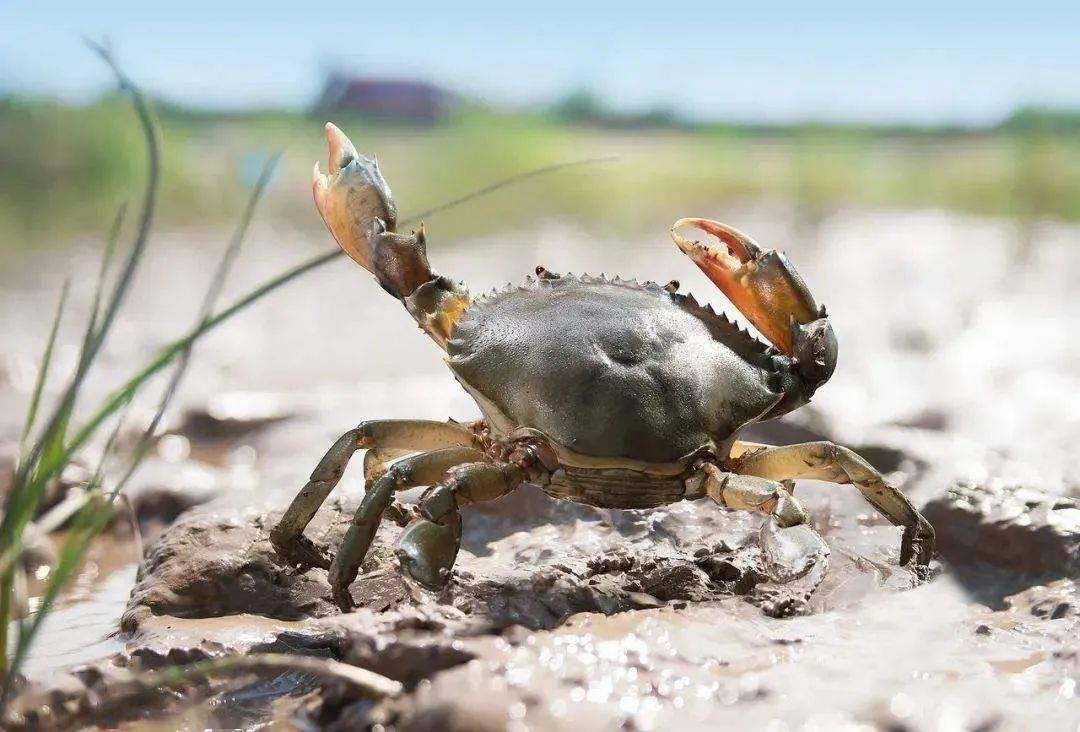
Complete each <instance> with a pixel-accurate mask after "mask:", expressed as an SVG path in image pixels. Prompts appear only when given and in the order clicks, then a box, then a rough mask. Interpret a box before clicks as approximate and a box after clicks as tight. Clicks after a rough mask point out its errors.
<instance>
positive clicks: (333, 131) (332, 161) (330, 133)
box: [324, 122, 359, 174]
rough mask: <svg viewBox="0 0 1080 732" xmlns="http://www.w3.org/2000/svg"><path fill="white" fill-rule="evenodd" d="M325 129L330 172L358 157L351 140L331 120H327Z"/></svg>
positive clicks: (334, 171) (336, 170) (339, 168)
mask: <svg viewBox="0 0 1080 732" xmlns="http://www.w3.org/2000/svg"><path fill="white" fill-rule="evenodd" d="M324 129H325V130H326V147H327V166H328V168H329V171H330V173H331V174H333V173H336V172H338V171H339V170H341V169H342V168H343V167H345V166H346V165H348V164H349V162H351V161H352V160H354V159H356V158H358V157H359V153H358V152H357V151H356V147H355V146H354V145H353V144H352V140H350V139H349V138H348V136H347V135H346V134H345V133H344V132H342V131H341V130H340V129H339V128H338V126H337V125H335V124H334V123H333V122H327V123H326V126H325V127H324Z"/></svg>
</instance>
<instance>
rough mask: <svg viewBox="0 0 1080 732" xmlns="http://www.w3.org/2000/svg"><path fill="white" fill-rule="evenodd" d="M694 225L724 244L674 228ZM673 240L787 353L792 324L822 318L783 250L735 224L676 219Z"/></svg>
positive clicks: (791, 345)
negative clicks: (765, 244)
mask: <svg viewBox="0 0 1080 732" xmlns="http://www.w3.org/2000/svg"><path fill="white" fill-rule="evenodd" d="M684 226H692V227H694V228H696V229H700V230H701V231H704V232H705V233H707V234H710V235H711V236H714V237H716V239H718V240H719V242H720V244H721V245H722V246H714V245H710V244H705V243H703V242H701V241H696V240H691V239H687V238H686V237H684V236H682V235H681V234H680V233H679V231H678V229H680V228H682V227H684ZM671 238H672V239H673V240H674V241H675V244H676V245H677V246H678V247H679V249H680V250H682V252H683V254H686V255H687V256H688V257H690V259H692V260H693V261H694V264H696V265H697V266H698V267H699V268H700V269H701V271H702V272H704V273H705V276H706V277H708V278H709V279H710V280H712V282H713V283H714V284H715V285H716V286H717V287H719V288H720V290H721V291H722V292H723V293H724V295H725V296H726V297H727V298H728V299H729V300H731V302H732V304H733V305H735V307H737V308H738V309H739V312H741V313H742V314H743V315H744V316H745V317H746V318H747V319H748V320H749V321H750V322H751V323H752V324H753V325H754V327H755V328H757V329H758V331H760V332H761V334H762V335H763V336H765V337H766V338H768V339H769V341H770V342H771V343H772V344H773V345H774V346H776V347H777V348H779V349H780V350H781V351H783V352H784V353H786V354H788V355H793V353H794V340H795V338H796V331H797V328H796V326H799V325H806V324H808V323H811V322H813V321H815V320H817V319H819V318H821V317H822V311H821V310H820V309H819V308H818V306H817V304H816V303H815V302H814V297H813V295H811V294H810V290H809V288H807V286H806V283H805V282H803V279H802V277H800V276H799V273H798V272H796V271H795V268H794V267H793V266H792V265H791V263H790V262H789V261H788V259H787V257H785V256H784V254H783V253H782V252H778V251H776V250H773V249H762V248H761V247H760V246H758V244H757V242H755V241H754V240H753V239H751V238H750V237H749V236H747V235H746V234H744V233H743V232H741V231H739V230H738V229H736V228H734V227H732V226H728V225H727V224H721V223H719V222H717V221H710V220H709V219H699V218H686V219H679V220H678V221H676V222H675V223H674V224H673V225H672V227H671Z"/></svg>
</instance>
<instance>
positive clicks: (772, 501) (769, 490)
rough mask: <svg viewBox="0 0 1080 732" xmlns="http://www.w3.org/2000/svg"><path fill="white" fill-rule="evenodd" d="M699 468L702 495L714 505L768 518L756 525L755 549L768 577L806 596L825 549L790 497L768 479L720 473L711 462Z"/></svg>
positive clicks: (821, 569)
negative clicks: (758, 530) (758, 544)
mask: <svg viewBox="0 0 1080 732" xmlns="http://www.w3.org/2000/svg"><path fill="white" fill-rule="evenodd" d="M701 470H702V472H703V473H705V494H706V495H707V496H708V497H709V498H711V499H712V500H714V501H716V503H718V504H720V505H721V506H724V507H725V508H730V509H734V510H740V511H757V512H760V513H764V514H766V515H767V516H769V517H770V518H771V520H770V521H766V522H765V524H764V525H763V526H762V527H761V549H762V552H763V553H764V556H765V567H766V571H767V572H768V574H769V577H770V579H771V580H772V581H774V582H778V583H781V584H784V585H787V586H789V588H791V584H790V583H792V582H797V583H798V584H799V585H801V586H802V587H803V588H804V590H805V592H806V594H807V595H809V594H810V593H811V592H813V590H814V589H816V588H817V586H818V584H819V583H820V582H821V579H822V578H823V577H824V575H825V570H826V568H827V567H828V556H829V547H828V545H827V544H825V542H824V540H822V538H821V537H820V536H819V535H818V533H817V532H816V531H814V529H813V528H811V527H810V525H809V523H808V516H807V515H806V511H805V510H803V507H802V506H801V505H800V504H799V502H798V501H796V500H795V496H793V495H792V494H791V492H790V491H789V490H788V489H787V488H786V487H785V486H783V485H782V484H780V483H778V482H776V481H774V480H767V479H765V478H758V477H755V476H750V475H739V474H737V473H728V472H724V471H723V470H722V469H721V468H719V467H717V466H716V465H713V464H711V463H706V464H704V465H702V466H701Z"/></svg>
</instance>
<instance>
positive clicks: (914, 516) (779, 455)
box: [733, 442, 934, 573]
mask: <svg viewBox="0 0 1080 732" xmlns="http://www.w3.org/2000/svg"><path fill="white" fill-rule="evenodd" d="M736 451H737V452H740V453H743V454H742V455H741V457H738V458H736V459H735V460H734V465H733V468H734V470H735V471H736V472H738V473H740V474H742V475H756V476H759V477H762V478H769V479H772V480H795V479H798V478H807V479H811V480H826V481H830V482H833V483H841V484H850V485H853V486H855V487H856V488H858V489H859V492H861V493H862V495H863V497H864V498H865V499H866V500H867V501H868V502H869V503H870V505H872V506H873V507H874V508H876V509H877V510H878V511H879V512H880V513H881V514H882V515H883V516H885V518H887V519H889V521H891V522H892V523H893V524H894V525H896V526H901V527H903V529H904V535H903V540H902V542H901V544H900V564H905V565H906V564H908V563H909V562H910V563H914V566H915V568H916V570H917V571H918V572H920V573H922V572H924V571H925V567H926V565H927V564H928V563H929V562H930V558H931V557H932V556H933V554H934V527H933V526H932V525H931V524H930V522H929V521H927V520H926V519H925V518H924V517H923V515H922V514H920V513H919V512H918V510H916V508H915V507H914V506H913V505H912V504H911V501H909V500H908V499H907V497H906V496H904V494H903V493H901V492H900V491H899V490H897V489H896V488H895V487H893V486H891V485H889V483H888V482H887V481H886V480H885V478H884V476H882V475H881V473H879V472H878V471H877V470H875V469H874V468H873V467H872V466H871V465H870V463H868V462H866V460H864V459H863V458H861V457H859V455H857V454H856V453H855V452H854V451H852V450H849V449H848V448H846V447H841V446H839V445H835V444H833V443H831V442H805V443H802V444H799V445H788V446H786V447H766V448H765V449H759V450H756V451H755V450H746V449H745V448H744V447H740V446H739V443H736V446H735V450H734V451H733V452H736Z"/></svg>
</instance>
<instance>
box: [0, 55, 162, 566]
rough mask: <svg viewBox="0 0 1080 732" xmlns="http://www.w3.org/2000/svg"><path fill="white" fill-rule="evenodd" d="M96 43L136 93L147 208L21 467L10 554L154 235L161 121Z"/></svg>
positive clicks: (12, 498) (6, 523) (8, 532)
mask: <svg viewBox="0 0 1080 732" xmlns="http://www.w3.org/2000/svg"><path fill="white" fill-rule="evenodd" d="M90 46H91V48H92V49H93V50H94V51H95V52H96V53H98V55H100V56H101V58H102V59H103V60H104V61H105V63H106V64H108V65H109V67H110V68H111V69H112V72H113V74H114V76H115V77H116V79H117V83H118V84H119V86H120V88H121V89H122V90H124V91H127V92H128V93H129V94H130V96H131V99H132V104H133V106H134V108H135V111H136V116H137V117H138V120H139V123H140V126H141V128H142V131H143V136H144V138H145V139H146V144H147V161H148V162H147V167H148V176H147V183H146V189H145V191H144V194H143V203H142V209H141V212H140V215H139V225H138V229H137V232H136V236H135V242H134V244H133V246H132V248H131V251H130V253H129V254H128V257H127V260H126V262H125V264H124V267H123V268H122V270H121V273H120V276H119V278H118V279H117V282H116V285H115V287H114V288H113V291H112V293H111V295H110V297H109V301H108V303H107V304H106V307H105V311H104V315H103V316H102V318H101V322H100V324H98V326H97V329H96V330H95V331H94V333H93V336H92V337H90V338H89V341H88V343H87V347H86V348H85V349H84V350H83V352H82V353H81V354H80V358H79V363H78V365H77V366H76V369H75V373H74V375H73V376H72V378H71V381H70V382H69V384H68V386H67V388H66V389H65V390H64V391H63V393H62V394H61V397H60V399H59V400H58V403H57V404H56V406H55V408H54V411H53V412H52V414H51V416H50V417H49V419H48V421H47V423H46V426H45V427H44V429H43V430H42V432H41V434H40V435H39V437H38V438H37V440H35V441H34V445H33V447H32V448H31V449H30V451H29V452H28V454H27V457H26V460H25V461H24V462H23V463H22V464H21V465H20V466H19V468H18V469H17V471H16V474H15V477H14V480H13V481H12V485H11V489H10V491H9V492H8V496H7V499H6V500H5V502H4V507H5V510H4V515H3V518H2V519H0V548H2V549H3V552H4V554H10V553H11V552H12V551H14V550H15V547H16V544H17V543H19V541H20V539H21V536H22V532H23V530H24V529H25V527H26V524H27V523H28V522H29V521H30V519H31V518H32V517H33V515H34V513H35V512H36V511H37V507H38V506H39V505H40V502H41V497H42V495H43V493H44V489H45V485H46V484H47V482H48V481H49V480H50V479H51V478H52V477H53V476H54V475H55V474H56V473H57V472H59V470H61V469H62V468H63V466H64V465H65V464H66V461H67V460H69V459H70V455H71V453H70V451H66V450H60V451H58V452H57V453H56V454H50V455H49V456H48V457H49V459H47V460H45V459H43V455H45V451H46V449H47V448H48V446H49V445H54V444H58V443H57V435H58V434H59V435H60V439H61V441H62V439H63V433H64V432H65V431H66V424H65V422H66V420H67V419H68V417H69V416H70V414H72V412H73V411H74V405H75V400H76V398H77V396H78V393H79V388H80V386H81V385H82V382H83V380H84V378H85V376H86V372H87V370H88V369H89V367H90V364H91V363H92V362H93V360H94V358H95V357H96V355H97V353H98V352H99V350H100V348H101V345H102V343H103V342H104V341H105V337H106V336H107V335H108V332H109V329H110V327H111V325H112V323H113V320H114V319H115V317H116V313H117V311H118V310H119V308H120V305H121V303H122V302H123V300H124V298H125V295H126V294H127V291H128V288H129V286H130V284H131V280H132V278H133V277H134V274H135V271H136V270H137V269H138V265H139V262H140V260H141V259H142V255H143V252H144V250H145V248H146V244H147V242H148V240H149V235H150V228H151V224H152V222H153V216H154V210H155V207H156V203H157V193H158V183H159V180H160V143H159V140H158V134H157V127H156V126H155V125H154V121H153V118H152V116H151V114H150V109H149V106H148V105H147V103H146V100H145V99H144V97H143V95H142V92H141V91H140V90H139V88H138V87H137V86H136V85H135V84H134V83H133V82H132V81H131V80H130V79H129V78H128V77H127V76H126V75H125V74H124V73H123V71H122V70H121V69H120V68H119V66H118V65H117V64H116V62H115V60H114V59H113V57H112V55H111V54H110V52H109V51H108V50H107V49H105V48H104V47H103V46H100V45H97V44H92V43H91V44H90Z"/></svg>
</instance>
